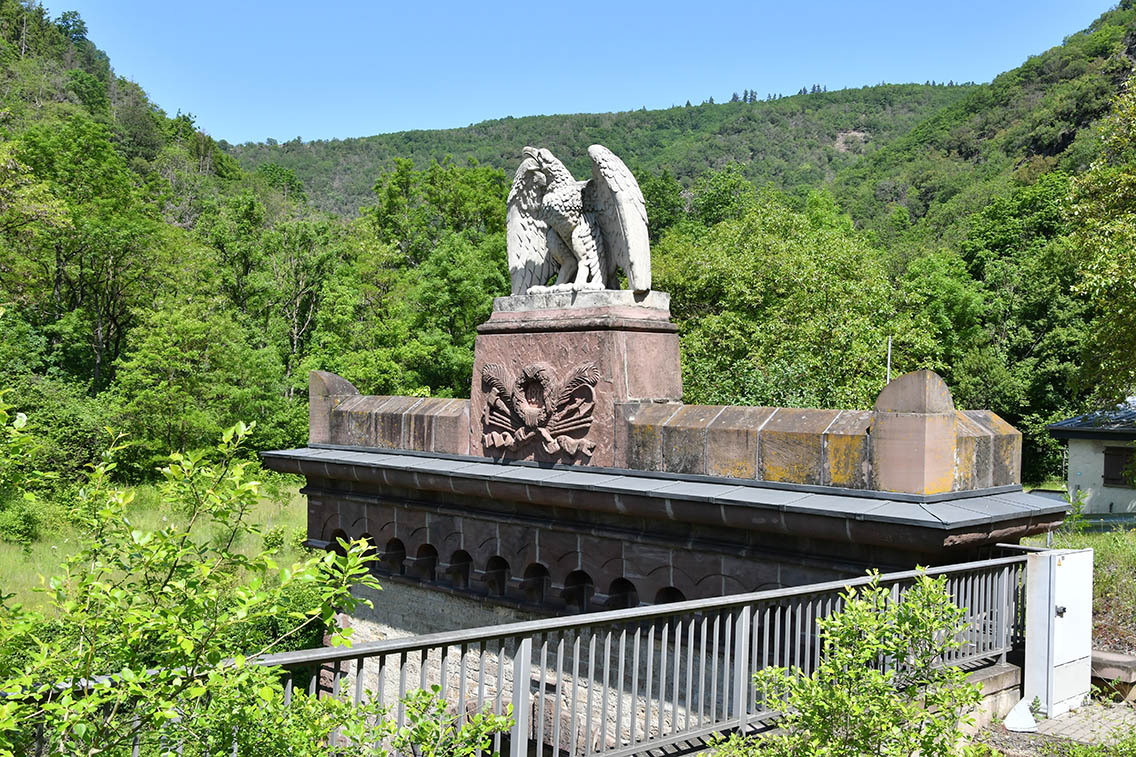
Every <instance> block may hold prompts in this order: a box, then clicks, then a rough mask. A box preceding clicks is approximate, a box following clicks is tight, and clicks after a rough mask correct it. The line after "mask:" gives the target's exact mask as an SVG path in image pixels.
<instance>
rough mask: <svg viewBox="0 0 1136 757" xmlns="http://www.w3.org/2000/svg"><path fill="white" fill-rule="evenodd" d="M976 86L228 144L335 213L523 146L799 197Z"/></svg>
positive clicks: (584, 165)
mask: <svg viewBox="0 0 1136 757" xmlns="http://www.w3.org/2000/svg"><path fill="white" fill-rule="evenodd" d="M971 89H973V87H969V86H955V87H947V86H941V85H938V86H929V85H921V84H902V85H879V86H875V87H864V88H861V89H847V90H840V91H837V92H824V93H817V94H809V95H794V96H792V97H786V98H782V99H780V100H774V101H769V102H758V103H751V104H746V103H720V104H716V105H708V104H706V105H698V106H693V107H674V108H668V109H666V110H638V111H627V112H623V113H596V114H574V115H558V116H528V117H524V118H504V119H498V120H494V121H485V122H483V123H479V124H474V125H472V126H468V127H465V128H460V129H439V130H432V131H406V132H399V133H395V134H380V135H377V136H373V137H361V138H356V139H343V140H329V141H315V142H299V141H297V140H293V141H291V142H285V143H283V144H279V145H274V146H269V145H265V144H260V143H255V144H254V143H249V144H244V145H240V146H237V147H230V148H229V149H230V152H231V153H232V154H233V155H235V156H236V157H237V158H238V159H239V160H240V162H241V165H242V166H243V167H245V168H246V169H253V168H255V167H256V166H258V165H260V164H262V163H265V162H275V163H278V164H280V165H283V166H285V167H287V168H290V169H292V170H293V171H295V173H296V175H297V176H299V177H300V179H301V180H302V181H303V182H304V185H305V187H306V188H307V192H308V196H309V197H310V198H311V200H312V202H313V203H314V204H315V205H316V206H317V207H320V208H321V209H324V210H329V211H333V212H338V213H354V212H355V210H356V209H357V208H359V207H360V206H361V205H365V204H369V203H370V202H371V201H372V192H371V187H372V185H373V184H374V181H375V178H376V177H377V176H378V174H379V173H380V172H381V171H383V170H384V169H388V168H390V166H391V165H392V161H393V159H394V158H395V157H400V158H410V159H412V160H413V161H414V162H415V163H416V164H417V165H418V166H419V167H423V166H425V165H427V164H428V163H429V162H430V161H431V160H442V159H443V158H445V156H446V155H452V156H453V158H454V159H455V160H456V161H459V162H462V161H465V160H467V159H469V158H473V159H476V160H477V161H478V162H480V163H483V164H488V165H490V166H494V167H497V168H501V169H503V170H506V171H512V170H513V168H515V166H516V164H517V162H518V153H519V151H520V148H521V147H522V146H524V145H526V144H535V145H539V146H542V147H547V148H549V149H550V150H552V151H553V152H554V153H556V154H557V156H558V157H560V158H561V160H564V161H565V162H566V163H567V164H568V166H569V168H571V169H572V170H573V171H574V172H576V174H577V175H578V176H586V175H587V172H588V171H589V170H590V167H589V165H588V160H587V153H586V149H587V147H588V145H591V144H595V143H601V144H604V145H606V146H607V147H609V148H611V149H612V150H614V151H615V153H616V154H618V155H619V156H621V157H622V158H623V159H624V160H625V161H626V162H627V163H628V164H629V165H630V166H631V167H632V168H633V169H634V170H637V171H642V170H649V171H658V170H660V169H662V168H666V169H667V170H669V171H670V172H671V173H673V174H675V175H676V176H678V177H679V178H680V179H684V180H688V179H690V178H691V177H693V176H696V175H698V174H700V173H702V172H704V171H705V170H707V169H709V168H719V167H721V166H724V165H725V164H727V163H729V162H739V163H743V164H745V165H746V172H747V175H748V177H749V178H750V179H752V180H753V181H755V182H757V183H758V184H760V185H764V184H767V183H772V184H773V185H774V186H776V187H778V188H781V189H785V190H789V191H793V190H798V189H800V188H804V187H809V186H816V185H818V184H820V183H823V182H825V181H828V180H831V179H832V178H833V177H834V176H835V174H836V172H838V171H839V170H841V169H842V168H844V167H846V166H848V165H851V164H852V163H854V162H856V161H857V160H858V159H859V158H860V157H861V156H862V155H863V154H866V153H871V152H872V151H874V150H876V149H878V148H879V147H880V146H881V145H883V144H887V143H888V142H890V141H892V140H894V139H896V138H897V137H899V136H900V135H902V134H904V133H906V132H907V131H908V130H909V129H911V128H912V127H914V126H915V125H916V124H917V123H919V122H920V121H922V120H923V119H924V118H925V117H926V116H927V115H928V114H930V113H933V112H935V111H937V110H940V109H941V108H943V107H946V106H949V105H951V104H952V103H955V102H958V101H959V100H960V99H962V98H963V97H965V95H966V93H967V92H968V91H969V90H971ZM841 135H844V137H843V138H841Z"/></svg>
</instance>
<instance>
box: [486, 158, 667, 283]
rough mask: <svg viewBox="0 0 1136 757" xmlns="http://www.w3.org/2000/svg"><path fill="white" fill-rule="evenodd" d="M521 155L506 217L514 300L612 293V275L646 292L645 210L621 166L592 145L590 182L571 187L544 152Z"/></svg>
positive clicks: (615, 280) (630, 177) (558, 164)
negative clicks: (544, 294) (545, 295)
mask: <svg viewBox="0 0 1136 757" xmlns="http://www.w3.org/2000/svg"><path fill="white" fill-rule="evenodd" d="M522 153H523V155H524V159H523V160H522V161H521V165H520V166H518V167H517V173H516V176H515V177H514V178H513V186H512V189H511V190H510V191H509V201H508V215H507V217H506V227H507V230H508V258H509V277H510V279H512V285H513V288H512V291H513V294H514V295H517V294H535V293H538V292H565V291H581V290H596V289H618V288H619V278H618V276H619V274H618V271H619V270H622V271H623V273H624V275H626V276H627V281H628V285H629V287H630V288H631V289H632V290H634V291H636V292H646V291H648V290H650V288H651V244H650V240H649V239H648V236H647V206H646V203H645V202H644V201H643V192H642V191H641V190H640V189H639V184H638V182H636V181H635V177H634V176H633V175H632V174H631V171H629V170H628V168H627V166H626V165H624V164H623V161H622V160H620V159H619V158H617V157H616V156H615V153H613V152H612V151H611V150H609V149H607V148H606V147H604V146H603V145H592V146H591V147H589V148H588V156H589V157H590V158H591V159H592V178H591V179H590V180H588V181H576V180H575V179H574V178H572V174H571V173H570V172H569V171H568V169H567V168H566V167H565V166H564V164H563V163H561V162H560V161H559V160H557V159H556V157H555V156H554V155H553V154H552V153H551V152H549V151H548V150H545V149H537V148H535V147H526V148H525V149H524V150H523V151H522ZM554 273H555V274H556V281H555V283H553V284H551V285H548V281H549V279H550V278H551V277H552V275H553V274H554Z"/></svg>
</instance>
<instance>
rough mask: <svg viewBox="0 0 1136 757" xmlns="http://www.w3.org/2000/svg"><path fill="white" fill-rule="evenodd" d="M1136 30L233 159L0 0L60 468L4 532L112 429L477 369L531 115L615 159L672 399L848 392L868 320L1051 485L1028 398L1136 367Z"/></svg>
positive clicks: (47, 426)
mask: <svg viewBox="0 0 1136 757" xmlns="http://www.w3.org/2000/svg"><path fill="white" fill-rule="evenodd" d="M1134 37H1136V11H1134V10H1132V9H1130V8H1128V7H1127V6H1126V5H1125V6H1122V7H1120V8H1118V9H1115V10H1113V11H1110V12H1109V13H1106V14H1105V15H1104V16H1102V17H1101V18H1100V19H1099V20H1098V21H1097V22H1095V23H1094V24H1093V25H1092V27H1090V29H1088V30H1086V31H1084V32H1079V33H1077V34H1074V35H1072V36H1070V37H1069V38H1068V39H1067V40H1066V42H1065V43H1064V44H1063V45H1061V46H1059V47H1056V48H1053V49H1052V50H1049V51H1046V52H1045V53H1043V54H1041V55H1038V56H1036V57H1034V58H1031V59H1030V60H1029V61H1027V62H1026V63H1025V64H1024V65H1022V66H1021V67H1019V68H1017V69H1014V70H1013V71H1009V72H1007V73H1005V74H1003V75H1002V76H999V77H998V78H997V79H996V80H995V81H994V82H992V83H990V84H983V85H966V86H934V85H926V86H923V85H902V86H890V85H889V86H879V87H869V88H864V89H861V90H845V91H841V92H823V91H820V90H819V88H815V89H816V91H813V92H810V93H803V94H799V95H795V96H793V97H786V98H769V99H767V100H765V101H758V100H757V98H756V97H754V96H752V93H747V97H745V98H742V99H741V100H739V101H738V102H731V103H724V104H720V105H714V104H711V103H705V104H702V105H697V106H691V107H685V106H684V107H677V108H672V109H668V110H664V111H634V112H628V113H620V114H605V115H576V116H563V117H534V118H519V119H503V120H501V121H495V122H491V123H488V124H481V125H478V126H474V127H469V128H468V129H458V130H450V131H437V132H413V133H405V134H397V135H385V136H380V137H371V138H366V139H360V140H347V141H344V142H328V143H312V144H308V143H302V142H299V141H295V142H291V143H287V144H284V145H245V146H242V147H241V148H239V149H235V150H234V151H232V154H230V152H231V151H230V150H229V146H226V145H223V144H219V143H217V142H215V141H214V140H213V139H211V138H210V137H209V136H207V135H206V134H204V133H203V132H202V131H200V130H199V129H198V128H197V126H196V125H195V123H194V119H193V117H192V116H190V115H188V114H180V113H179V114H177V115H176V116H173V117H170V116H168V115H167V114H165V113H163V112H162V111H160V110H159V109H158V108H156V107H155V106H154V105H153V104H152V103H151V102H150V101H149V100H148V99H147V97H146V95H145V93H144V92H143V91H142V89H141V88H139V87H138V86H137V85H135V84H133V83H132V82H129V81H127V80H125V79H123V78H121V77H119V76H117V75H116V74H115V73H114V72H113V70H112V69H111V68H110V64H109V61H108V60H107V59H106V56H105V55H103V54H102V53H101V52H100V51H98V49H97V48H96V47H95V46H94V45H93V44H92V43H91V42H90V41H89V40H87V39H86V37H85V27H84V26H83V24H82V20H81V19H80V18H79V17H78V16H77V14H73V13H67V14H62V15H60V16H59V17H58V18H56V19H54V20H53V19H51V18H50V17H49V16H48V15H47V12H46V11H45V10H44V9H43V8H42V7H41V6H38V5H33V4H29V3H26V2H16V1H15V0H3V2H0V59H2V60H3V64H4V65H3V76H4V77H5V81H6V87H5V88H4V89H3V90H2V91H0V107H2V108H3V113H4V118H3V119H2V120H0V137H2V140H0V305H3V306H5V307H6V312H5V313H4V315H3V316H2V324H3V329H2V333H3V338H2V339H0V386H5V387H10V388H11V390H12V391H11V393H10V395H9V398H10V401H12V402H13V403H15V405H16V409H17V411H20V412H25V413H27V414H28V416H29V417H30V418H31V419H32V420H31V421H30V422H29V425H28V432H29V435H30V436H31V437H32V438H33V439H34V442H35V443H34V444H33V445H32V449H31V450H30V451H29V455H31V457H32V464H34V467H36V468H38V469H40V470H52V471H56V472H57V473H58V475H57V476H56V477H54V478H52V479H44V480H41V481H38V482H36V483H35V484H34V485H33V486H32V492H31V493H32V495H33V496H34V498H35V503H34V504H20V505H19V507H18V508H17V507H16V506H15V505H11V506H10V507H8V508H7V509H9V510H10V511H11V512H12V513H16V510H17V509H19V510H20V514H18V516H17V515H16V514H12V515H11V516H8V521H7V522H8V523H9V526H7V527H6V533H8V536H7V537H5V538H9V539H16V540H22V541H25V542H26V541H27V540H28V539H30V538H34V534H35V533H36V532H37V530H38V529H41V528H43V527H48V526H49V525H50V523H52V522H53V520H56V519H59V518H65V517H66V512H67V504H68V503H69V502H70V501H71V499H73V497H74V494H75V481H76V480H77V477H79V476H80V475H81V473H82V471H83V470H84V465H86V464H89V463H91V462H93V461H95V460H96V459H97V454H98V449H99V439H100V434H101V429H102V427H104V426H108V425H109V426H112V427H113V428H115V429H117V430H120V431H123V432H125V433H126V434H127V435H128V436H127V439H128V440H129V443H130V444H129V447H128V448H127V449H125V450H124V451H123V453H122V454H121V455H120V461H121V468H120V469H119V474H120V475H123V476H128V477H131V478H134V479H146V478H149V479H153V478H154V477H155V469H156V466H157V462H156V461H158V460H160V459H161V458H162V456H163V455H165V454H166V452H167V451H168V450H170V449H177V450H182V451H190V450H194V449H210V440H211V439H213V438H214V437H215V435H216V434H217V433H218V431H219V430H220V429H222V428H224V427H226V426H229V425H231V424H233V423H235V422H236V421H237V420H247V421H255V422H256V424H257V425H256V428H257V431H256V436H255V438H254V440H253V444H254V445H255V446H257V447H260V448H266V447H281V446H288V445H291V444H296V443H299V442H300V441H301V440H302V439H303V438H304V435H305V426H306V392H305V390H306V377H307V373H308V371H309V370H310V369H314V368H318V369H324V370H330V371H334V372H336V373H339V374H341V375H343V376H345V377H346V378H347V379H349V380H351V381H352V382H354V383H355V384H356V385H357V386H358V387H359V389H361V390H362V391H364V392H372V393H398V394H418V395H425V394H433V395H441V396H463V395H465V394H466V393H467V392H468V391H469V382H470V369H471V366H472V358H473V355H472V347H473V338H474V333H475V327H476V325H477V324H478V323H480V322H482V321H483V320H484V319H485V318H486V317H487V315H488V313H489V310H490V306H491V300H492V297H493V296H496V295H500V294H504V293H506V292H507V290H508V281H507V275H506V271H505V263H504V258H505V239H504V228H503V226H504V216H505V214H504V202H505V197H506V193H507V190H508V174H507V173H506V171H505V170H504V169H506V168H509V169H511V168H512V166H513V164H514V163H515V161H516V155H517V151H518V150H519V148H520V147H521V146H522V145H524V144H525V143H539V144H543V145H547V146H548V147H550V148H552V149H553V150H554V151H556V152H558V153H559V154H561V155H562V156H563V157H564V158H566V159H568V160H569V161H571V162H572V167H573V168H574V170H576V171H577V173H578V174H580V175H583V174H584V172H585V166H584V165H583V163H584V161H586V157H585V147H586V145H587V144H589V143H591V142H596V141H598V142H604V143H606V144H607V145H608V146H609V147H611V148H612V149H614V150H615V151H616V152H617V153H619V154H621V155H623V156H624V157H626V158H627V160H628V161H629V163H630V164H631V165H632V166H633V167H636V168H637V170H638V172H639V177H640V180H641V184H642V187H643V190H644V195H645V197H646V200H647V204H648V211H649V215H650V231H651V236H652V239H653V242H654V252H653V258H654V266H655V272H656V286H657V287H658V288H660V289H663V290H667V291H669V292H671V294H672V297H673V299H672V307H673V313H674V317H675V320H676V322H677V323H678V325H679V327H680V329H681V332H682V335H683V343H682V349H683V355H682V357H683V366H684V368H683V370H684V380H685V383H686V395H687V396H686V398H687V400H688V401H691V402H714V403H734V402H746V403H758V404H785V405H836V406H849V407H866V406H869V405H870V404H871V402H872V401H873V399H874V397H875V395H876V393H877V392H878V391H879V389H880V388H882V385H883V382H884V378H885V375H886V355H887V343H888V339H889V338H890V339H891V341H892V347H893V355H892V363H893V366H892V367H893V374H894V373H899V372H901V371H905V370H910V369H914V368H919V367H928V368H932V369H934V370H936V371H939V372H940V373H942V374H943V376H944V378H946V380H947V382H948V384H949V385H950V386H951V387H952V389H953V390H954V393H955V399H956V402H957V404H958V405H959V406H961V407H988V408H990V409H992V410H994V411H995V412H997V413H999V414H1000V415H1002V416H1003V417H1004V418H1006V419H1007V420H1008V421H1009V422H1011V423H1012V424H1014V425H1016V426H1017V427H1019V428H1020V429H1022V431H1023V433H1024V434H1025V445H1026V446H1025V454H1024V458H1023V459H1024V475H1025V478H1026V480H1027V481H1040V480H1044V479H1045V478H1047V477H1049V476H1052V475H1053V474H1054V473H1056V472H1057V471H1059V466H1060V450H1059V447H1058V446H1057V445H1056V444H1054V443H1053V441H1052V440H1050V439H1049V437H1048V434H1047V433H1046V432H1045V430H1044V427H1045V425H1046V424H1047V423H1049V422H1052V421H1053V420H1056V419H1058V418H1060V417H1063V416H1067V415H1071V414H1074V413H1077V412H1081V411H1083V410H1085V409H1088V408H1089V407H1090V406H1091V405H1092V404H1093V403H1095V402H1102V401H1109V400H1111V399H1113V398H1115V397H1117V396H1119V395H1122V394H1123V393H1125V392H1126V391H1130V390H1131V389H1132V388H1133V379H1132V377H1133V375H1136V374H1134V373H1133V370H1134V369H1133V367H1132V363H1131V356H1132V355H1133V354H1136V349H1133V336H1132V335H1133V334H1134V333H1136V329H1134V328H1133V324H1132V323H1131V322H1130V319H1131V313H1132V312H1133V308H1132V307H1130V306H1129V305H1128V303H1127V300H1126V299H1125V298H1126V297H1127V295H1128V294H1130V292H1129V290H1130V289H1131V285H1130V283H1128V282H1129V279H1130V277H1131V269H1132V267H1133V266H1132V265H1131V261H1128V260H1127V258H1126V257H1125V255H1127V254H1128V253H1130V251H1131V250H1130V249H1129V248H1131V246H1132V245H1131V241H1130V240H1129V239H1128V236H1127V231H1128V226H1130V225H1131V218H1130V215H1131V209H1130V207H1129V206H1130V205H1131V203H1130V202H1128V199H1127V195H1126V194H1124V192H1125V191H1126V187H1127V184H1126V182H1127V181H1128V179H1129V178H1130V176H1131V175H1136V170H1133V169H1132V167H1131V166H1132V164H1133V158H1132V153H1133V151H1132V149H1131V144H1130V139H1129V136H1130V134H1131V133H1132V132H1133V129H1134V127H1133V126H1132V124H1133V123H1136V108H1133V107H1132V104H1131V98H1128V97H1126V98H1125V99H1122V100H1120V103H1119V105H1118V106H1116V108H1115V114H1114V115H1113V116H1112V117H1111V118H1105V116H1106V115H1107V112H1108V110H1109V108H1110V107H1111V106H1110V103H1112V101H1113V100H1114V99H1115V96H1116V95H1117V93H1118V92H1120V91H1121V90H1122V89H1123V88H1124V86H1125V83H1126V81H1127V77H1128V75H1129V72H1130V71H1131V69H1132V63H1133V61H1132V56H1131V54H1130V50H1129V40H1130V39H1132V38H1134ZM1102 125H1103V126H1102ZM234 155H235V156H236V157H234ZM450 155H453V156H456V158H450V157H449V156H450ZM238 159H239V161H240V162H238ZM242 164H243V165H244V166H246V169H247V170H245V169H242V167H241V165H242ZM317 208H330V209H335V210H339V211H343V213H344V215H341V216H336V215H329V214H327V213H325V212H323V211H321V210H319V209H317ZM356 213H357V215H356ZM346 215H351V216H353V217H344V216H346ZM1126 318H1127V319H1129V320H1125V319H1126ZM33 411H34V412H33ZM9 499H10V498H9ZM23 502H31V500H21V503H23Z"/></svg>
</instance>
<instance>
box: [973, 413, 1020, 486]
mask: <svg viewBox="0 0 1136 757" xmlns="http://www.w3.org/2000/svg"><path fill="white" fill-rule="evenodd" d="M964 414H965V415H966V416H967V417H968V418H970V419H971V420H973V421H977V422H978V423H981V424H982V425H983V426H985V427H986V428H987V429H989V430H990V433H991V434H992V436H993V449H992V455H991V468H992V471H991V485H992V486H1008V485H1011V484H1020V483H1021V482H1022V433H1021V432H1020V431H1018V430H1017V429H1016V428H1014V427H1013V426H1011V425H1010V424H1009V423H1006V421H1004V420H1003V419H1002V418H1001V417H1000V416H998V415H997V414H996V413H993V412H991V411H990V410H966V411H964Z"/></svg>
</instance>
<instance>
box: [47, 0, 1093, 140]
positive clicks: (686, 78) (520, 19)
mask: <svg viewBox="0 0 1136 757" xmlns="http://www.w3.org/2000/svg"><path fill="white" fill-rule="evenodd" d="M53 2H54V0H48V2H47V7H48V8H49V9H50V11H51V13H52V14H53V15H58V14H59V13H60V12H61V11H63V10H68V9H72V8H73V9H75V10H78V11H79V12H80V14H81V15H82V16H83V18H84V20H86V22H87V26H88V29H89V37H90V38H91V39H92V40H93V41H94V42H95V44H97V45H98V46H99V47H101V48H102V49H104V50H105V51H106V52H107V53H108V54H109V55H110V58H111V63H112V64H113V65H114V67H115V70H116V71H117V73H118V74H119V75H120V76H125V77H128V78H130V79H133V80H135V81H137V82H138V83H139V84H141V85H142V87H143V88H145V89H146V91H147V92H149V93H150V96H151V97H152V98H153V99H154V101H155V102H157V103H158V104H159V105H160V106H161V107H162V108H164V109H165V110H166V111H168V112H169V113H170V114H171V115H172V114H173V113H175V112H176V111H178V110H181V111H184V112H189V113H193V114H194V115H195V116H196V117H197V122H198V125H199V126H200V127H202V128H203V129H205V131H207V132H208V133H210V134H211V135H213V136H214V137H216V138H218V139H227V140H229V141H230V142H234V143H239V142H245V141H261V140H263V139H265V138H266V137H274V138H276V139H279V140H281V141H283V140H287V139H291V138H293V137H297V136H299V137H302V138H303V139H305V140H311V139H328V138H333V137H353V136H366V135H370V134H378V133H383V132H391V131H401V130H404V129H433V128H444V127H455V126H466V125H468V124H471V123H475V122H477V121H483V120H485V119H489V118H500V117H504V116H523V115H532V114H549V113H576V112H601V111H615V110H631V109H637V108H639V107H643V106H646V107H647V108H665V107H669V106H671V105H681V104H683V103H685V102H686V101H687V100H688V99H689V100H691V101H692V102H694V103H698V102H700V101H702V100H704V99H706V98H708V97H711V96H712V97H714V98H715V100H719V101H720V100H724V99H728V98H729V97H730V95H731V93H732V92H734V91H737V92H741V91H742V90H743V89H745V88H751V89H754V90H756V91H757V92H758V93H759V94H760V95H761V96H764V95H765V94H766V93H769V92H781V93H785V94H791V93H794V92H796V91H797V90H799V89H800V88H801V87H802V86H811V85H812V84H814V83H819V84H823V85H826V86H827V87H828V88H829V89H830V90H831V89H839V88H842V87H859V86H862V85H865V84H877V83H879V82H881V81H886V82H912V81H914V82H923V81H926V80H928V79H934V80H936V81H947V80H951V79H953V80H955V81H979V82H981V81H989V80H990V79H991V78H993V77H994V76H995V75H997V74H998V73H1001V72H1002V71H1005V70H1007V69H1009V68H1013V67H1014V66H1017V65H1018V64H1020V63H1021V62H1022V61H1023V60H1024V59H1025V58H1026V57H1028V56H1029V55H1032V54H1036V53H1039V52H1042V51H1043V50H1046V49H1047V48H1049V47H1052V46H1054V45H1057V44H1060V42H1061V40H1062V38H1063V37H1065V36H1067V35H1068V34H1071V33H1073V32H1075V31H1078V30H1080V29H1083V28H1085V27H1086V26H1088V24H1089V23H1091V22H1092V21H1093V20H1094V19H1095V18H1096V17H1097V16H1099V15H1100V14H1101V13H1102V12H1104V11H1105V10H1107V9H1108V8H1109V7H1110V6H1111V5H1112V3H1110V2H1105V1H1103V0H1032V1H1031V2H1025V1H1024V0H982V1H977V0H965V1H962V0H959V1H956V2H950V1H949V0H940V1H938V2H927V1H925V0H904V1H903V2H884V1H882V0H881V1H878V2H877V1H874V0H863V1H861V2H849V1H848V0H842V1H841V2H834V1H830V0H812V2H800V1H799V0H798V2H776V3H774V2H764V1H762V2H720V3H718V2H701V3H699V2H690V1H689V0H686V1H685V2H670V1H669V0H657V1H656V2H614V1H612V0H609V2H607V3H587V2H578V1H577V2H572V3H557V2H552V3H549V2H543V3H542V2H537V3H518V2H502V3H493V2H487V1H486V0H482V2H468V3H445V2H433V3H429V2H427V3H422V2H420V3H415V2H413V0H411V1H410V2H406V1H405V0H404V1H403V2H397V3H386V2H362V1H351V2H348V1H343V2H335V0H329V1H328V2H323V3H320V2H310V1H309V2H305V3H300V2H291V0H278V1H277V2H273V3H246V2H232V1H230V2H215V1H214V0H197V1H196V2H194V3H189V4H185V3H167V2H160V1H158V2H155V0H64V3H65V4H64V5H60V6H59V7H56V6H55V5H54V4H53Z"/></svg>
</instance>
